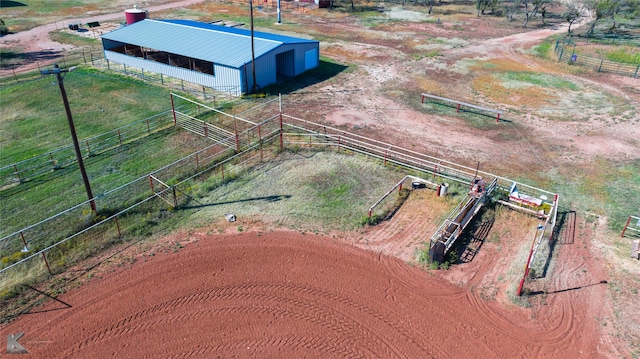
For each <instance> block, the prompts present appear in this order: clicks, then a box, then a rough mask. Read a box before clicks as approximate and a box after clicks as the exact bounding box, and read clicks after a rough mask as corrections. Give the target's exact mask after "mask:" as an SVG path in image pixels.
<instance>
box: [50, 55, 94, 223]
mask: <svg viewBox="0 0 640 359" xmlns="http://www.w3.org/2000/svg"><path fill="white" fill-rule="evenodd" d="M73 70H75V66H73V67H71V68H69V69H61V68H59V67H58V64H54V65H53V70H42V71H40V73H41V74H42V75H56V77H57V78H58V86H60V94H61V95H62V102H63V103H64V109H65V111H67V120H68V121H69V129H70V130H71V138H72V139H73V147H74V148H75V150H76V158H77V160H78V167H80V173H81V174H82V180H83V181H84V188H85V189H86V190H87V196H88V197H89V204H90V205H91V210H92V211H93V213H94V214H97V213H98V209H97V208H96V202H95V200H94V199H93V194H91V185H90V184H89V177H88V176H87V171H86V170H85V169H84V161H83V160H82V152H81V151H80V144H78V136H77V135H76V127H75V125H74V124H73V117H72V116H71V108H69V100H67V92H66V91H65V90H64V83H63V81H62V78H63V76H62V74H64V73H67V72H71V71H73Z"/></svg>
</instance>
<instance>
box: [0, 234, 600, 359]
mask: <svg viewBox="0 0 640 359" xmlns="http://www.w3.org/2000/svg"><path fill="white" fill-rule="evenodd" d="M185 239H188V241H187V242H181V243H184V247H182V245H180V246H179V247H180V249H179V250H173V251H171V250H165V251H158V253H157V254H155V255H153V256H151V255H149V253H148V252H147V254H145V255H144V257H140V256H138V257H137V259H138V260H137V261H135V263H133V264H132V265H130V266H120V267H118V269H116V270H112V269H113V268H110V269H109V270H108V271H104V270H102V271H101V272H99V273H98V274H97V275H95V276H94V277H93V278H91V279H89V280H88V281H87V283H85V284H83V285H82V286H81V287H79V288H76V289H73V290H70V291H69V292H67V293H66V294H63V295H61V296H59V297H58V298H57V300H49V301H48V302H47V304H46V305H44V306H41V307H35V308H32V309H31V311H30V313H28V314H25V315H22V316H21V317H20V318H18V320H16V321H14V322H12V323H10V324H8V325H5V326H4V328H2V331H1V332H2V335H3V340H4V338H6V337H7V335H9V334H16V333H19V332H24V333H25V334H24V336H23V337H22V338H20V340H19V342H20V344H21V345H23V346H24V347H25V348H26V349H27V350H28V351H29V352H30V354H28V355H25V357H27V356H28V357H31V358H107V357H112V358H114V357H115V358H122V357H129V358H141V357H146V358H184V357H206V358H212V357H224V358H238V357H240V358H327V357H334V358H336V357H337V358H345V357H346V358H352V357H353V358H469V357H475V358H593V357H600V356H606V355H609V354H611V352H610V350H612V349H611V348H612V347H610V346H609V344H611V343H607V342H606V340H604V341H603V338H602V337H601V336H600V333H599V326H598V324H597V322H596V320H595V319H594V317H593V313H594V312H598V311H601V310H603V309H602V308H601V306H602V303H603V298H604V290H605V287H606V286H598V285H591V286H589V285H585V286H583V287H582V288H581V290H570V289H575V288H577V284H579V283H572V282H571V280H570V279H566V278H573V277H574V276H573V275H569V274H571V273H574V272H576V271H578V270H579V269H580V268H586V266H590V264H589V263H585V262H584V260H583V259H580V256H579V253H571V250H566V251H563V250H561V251H560V258H559V264H558V267H559V268H557V269H556V278H557V281H556V284H557V285H558V287H562V288H557V289H559V290H557V291H556V292H555V293H554V294H549V295H548V298H547V301H546V304H545V305H541V306H538V307H537V308H529V309H525V308H520V307H517V306H515V305H513V304H507V305H505V304H504V303H500V301H496V300H484V299H482V298H480V296H479V295H478V294H477V291H476V290H475V286H476V285H477V284H478V283H479V281H480V280H481V279H482V277H483V276H484V275H485V274H486V273H487V269H488V268H490V267H491V262H495V258H497V256H492V255H491V253H494V254H495V250H492V249H491V248H490V247H489V248H488V249H486V250H485V248H483V250H484V251H483V256H482V258H476V259H477V260H474V261H473V262H472V263H476V264H475V265H474V267H473V268H468V269H467V271H468V272H469V273H468V275H469V278H468V279H469V281H468V283H466V285H464V286H456V285H453V284H450V282H449V281H447V280H443V278H442V277H441V275H440V274H439V273H438V272H428V271H425V270H423V269H420V268H416V267H414V266H411V265H408V264H406V263H405V262H403V261H401V260H400V259H398V258H396V257H392V256H387V255H383V254H381V253H375V252H373V251H367V250H364V249H360V248H357V247H356V246H353V245H351V244H347V243H345V242H344V241H342V240H340V239H336V238H331V237H327V236H321V235H314V234H309V233H307V234H301V233H296V232H290V231H275V232H273V231H268V232H245V233H239V234H234V235H213V236H210V235H206V234H198V233H190V234H185V233H183V234H179V235H174V236H172V237H170V239H169V242H171V243H172V244H174V243H173V242H175V243H178V242H176V240H178V241H181V240H185ZM164 243H168V242H166V241H164ZM168 247H170V246H166V247H165V249H166V248H168ZM173 247H175V246H173ZM576 247H577V246H576ZM563 256H564V258H563ZM479 257H480V256H479ZM571 258H573V259H571ZM111 267H113V266H111ZM460 267H462V266H460ZM592 269H593V268H589V270H592ZM453 270H454V271H455V270H460V268H456V269H453ZM447 272H451V271H447ZM563 273H564V274H563ZM563 277H566V278H565V279H562V278H563ZM567 288H569V289H567ZM550 290H553V289H550ZM603 346H604V347H603ZM3 352H4V351H3ZM603 353H604V355H603ZM12 357H13V356H12ZM15 357H17V358H19V357H21V356H20V355H15Z"/></svg>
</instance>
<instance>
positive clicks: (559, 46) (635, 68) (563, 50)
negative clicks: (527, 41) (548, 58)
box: [554, 40, 640, 78]
mask: <svg viewBox="0 0 640 359" xmlns="http://www.w3.org/2000/svg"><path fill="white" fill-rule="evenodd" d="M554 52H555V53H556V55H558V61H560V62H563V61H564V62H568V63H570V64H577V65H582V66H586V67H589V68H592V69H594V70H596V71H598V72H608V73H614V74H616V75H624V76H631V77H633V78H637V77H638V76H640V64H625V63H622V62H616V61H610V60H605V59H601V58H596V57H590V56H586V55H582V54H576V53H575V44H574V45H572V46H571V45H570V44H568V43H566V42H564V43H563V42H561V41H560V40H557V41H556V45H555V48H554Z"/></svg>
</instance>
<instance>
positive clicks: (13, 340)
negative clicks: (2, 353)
mask: <svg viewBox="0 0 640 359" xmlns="http://www.w3.org/2000/svg"><path fill="white" fill-rule="evenodd" d="M23 335H24V332H22V333H18V334H9V335H8V336H7V354H26V353H28V351H27V349H25V348H24V347H23V346H22V344H20V343H18V339H20V338H22V336H23Z"/></svg>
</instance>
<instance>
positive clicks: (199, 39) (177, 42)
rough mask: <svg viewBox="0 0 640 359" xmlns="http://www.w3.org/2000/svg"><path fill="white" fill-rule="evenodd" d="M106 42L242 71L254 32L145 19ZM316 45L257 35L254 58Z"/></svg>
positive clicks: (109, 34) (108, 36) (185, 22)
mask: <svg viewBox="0 0 640 359" xmlns="http://www.w3.org/2000/svg"><path fill="white" fill-rule="evenodd" d="M102 38H103V39H107V40H112V41H117V42H122V43H126V44H131V45H137V46H142V47H148V48H152V49H155V50H160V51H166V52H170V53H174V54H180V55H184V56H189V57H193V58H196V59H201V60H207V61H211V62H214V63H218V64H224V65H227V66H231V67H235V68H240V67H242V65H244V64H246V63H250V62H251V32H250V31H249V30H245V29H237V28H229V27H224V26H219V25H213V24H206V23H200V22H196V21H187V20H163V21H159V20H149V19H146V20H142V21H138V22H136V23H133V24H131V25H128V26H126V27H124V28H121V29H118V30H115V31H112V32H110V33H107V34H104V35H102ZM309 42H317V41H314V40H305V39H298V38H295V37H289V36H282V35H275V34H267V33H264V32H254V47H255V50H254V51H255V57H256V58H258V57H260V56H262V55H264V54H266V53H268V52H269V51H271V50H273V49H275V48H277V47H278V46H281V45H282V44H285V43H287V44H291V43H309Z"/></svg>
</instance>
